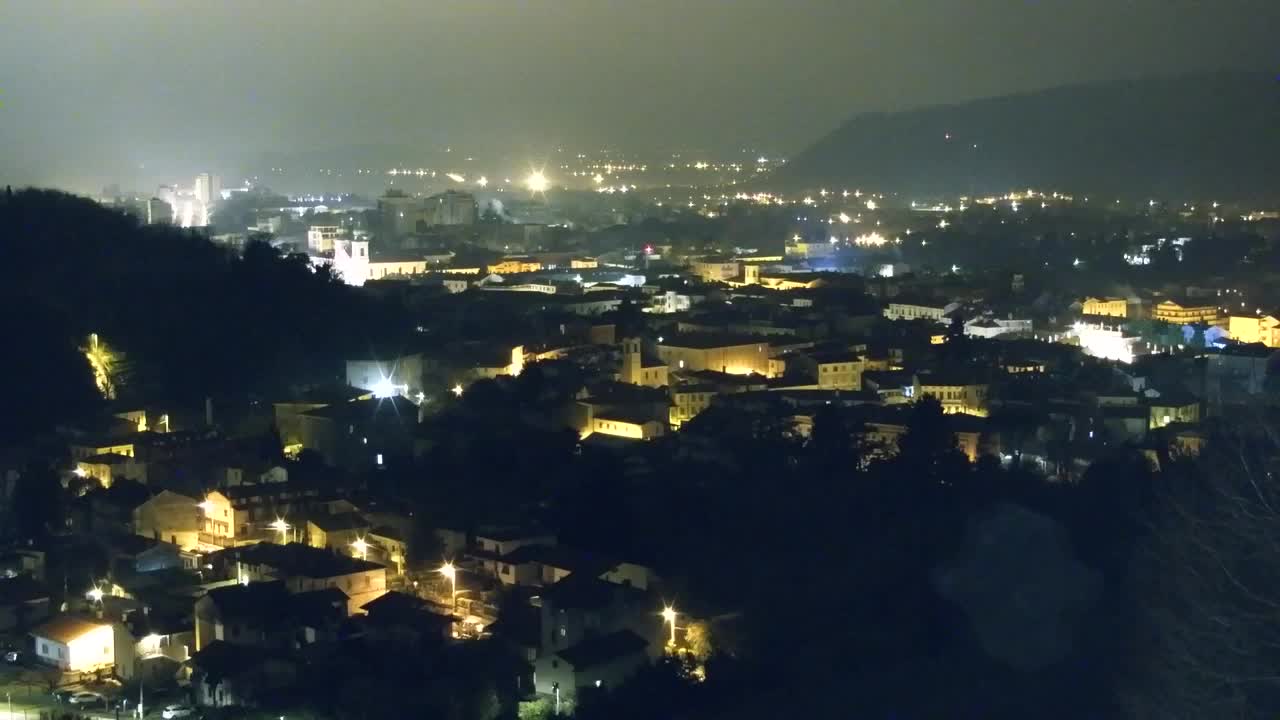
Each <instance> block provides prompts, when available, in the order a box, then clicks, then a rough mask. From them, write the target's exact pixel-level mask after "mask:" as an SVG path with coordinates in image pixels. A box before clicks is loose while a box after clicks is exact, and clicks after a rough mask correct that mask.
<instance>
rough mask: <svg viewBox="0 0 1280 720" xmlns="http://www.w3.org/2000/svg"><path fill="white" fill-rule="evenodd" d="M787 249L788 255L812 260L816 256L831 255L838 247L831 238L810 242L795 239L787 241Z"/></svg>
mask: <svg viewBox="0 0 1280 720" xmlns="http://www.w3.org/2000/svg"><path fill="white" fill-rule="evenodd" d="M785 251H786V255H787V256H788V257H795V258H801V259H804V260H812V259H814V258H823V257H829V256H831V255H833V254H835V251H836V249H835V244H834V243H832V242H830V241H829V240H824V241H822V242H808V241H805V240H795V239H793V240H791V241H790V242H788V243H787V245H786V248H785Z"/></svg>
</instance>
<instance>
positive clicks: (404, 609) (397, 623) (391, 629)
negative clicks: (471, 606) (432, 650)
mask: <svg viewBox="0 0 1280 720" xmlns="http://www.w3.org/2000/svg"><path fill="white" fill-rule="evenodd" d="M361 609H362V610H364V611H365V613H366V614H367V616H366V617H365V619H364V623H365V626H366V627H368V628H369V629H370V630H371V632H373V633H374V634H375V635H376V636H378V638H379V639H380V640H382V641H385V642H393V643H396V644H401V645H415V646H420V645H424V644H437V643H441V642H444V641H445V640H448V639H449V637H450V636H451V634H452V628H453V622H454V618H453V616H452V615H451V614H450V613H449V611H448V609H447V608H440V607H437V606H435V605H434V604H432V603H430V602H428V601H426V600H423V599H422V598H420V597H417V596H416V595H409V594H407V593H402V592H396V591H394V590H393V591H391V592H388V593H386V594H385V595H382V596H381V597H378V598H376V599H374V600H371V601H369V602H367V603H365V604H364V605H363V606H362V608H361Z"/></svg>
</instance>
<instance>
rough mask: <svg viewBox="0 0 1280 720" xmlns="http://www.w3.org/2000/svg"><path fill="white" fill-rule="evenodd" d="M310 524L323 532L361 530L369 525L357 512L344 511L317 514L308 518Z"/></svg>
mask: <svg viewBox="0 0 1280 720" xmlns="http://www.w3.org/2000/svg"><path fill="white" fill-rule="evenodd" d="M310 522H311V524H312V525H315V526H316V527H318V528H320V529H321V530H323V531H325V532H341V531H343V530H361V529H367V528H369V527H370V523H369V521H368V519H366V518H365V516H363V515H361V514H360V513H358V512H344V513H336V514H333V515H319V516H317V517H313V518H311V520H310Z"/></svg>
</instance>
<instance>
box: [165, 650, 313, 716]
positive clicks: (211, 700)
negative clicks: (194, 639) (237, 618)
mask: <svg viewBox="0 0 1280 720" xmlns="http://www.w3.org/2000/svg"><path fill="white" fill-rule="evenodd" d="M187 667H188V668H189V669H190V673H191V689H192V695H193V697H194V699H195V702H196V704H197V705H199V706H201V707H211V708H222V707H237V706H238V707H253V706H255V705H258V704H259V703H260V702H261V700H262V698H264V697H268V696H269V695H270V694H271V693H272V692H278V691H281V690H284V689H286V688H289V687H291V686H293V685H294V684H295V683H296V682H297V679H298V675H299V672H300V671H301V667H300V665H299V663H298V661H297V660H295V659H294V658H293V656H292V655H291V654H290V653H287V652H284V651H280V650H264V649H263V648H259V647H249V646H245V645H237V644H234V643H230V642H213V643H210V644H209V645H207V646H205V647H204V648H203V649H202V650H200V652H198V653H196V654H195V655H193V656H192V657H191V659H190V660H188V661H187Z"/></svg>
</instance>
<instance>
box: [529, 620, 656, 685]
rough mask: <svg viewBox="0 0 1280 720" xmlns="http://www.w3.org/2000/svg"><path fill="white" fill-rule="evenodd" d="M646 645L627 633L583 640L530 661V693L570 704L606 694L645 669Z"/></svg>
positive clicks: (635, 636)
mask: <svg viewBox="0 0 1280 720" xmlns="http://www.w3.org/2000/svg"><path fill="white" fill-rule="evenodd" d="M648 649H649V641H648V640H646V639H644V638H643V637H641V636H639V635H637V634H636V633H634V632H632V631H630V630H626V629H623V630H617V631H614V632H611V633H607V634H604V635H597V636H594V637H590V638H587V639H585V640H583V641H582V642H580V643H577V644H575V645H572V646H570V647H567V648H564V649H562V650H556V651H555V652H552V653H551V654H549V655H545V656H543V657H540V658H538V659H537V660H535V661H534V689H535V690H536V691H537V692H538V693H540V694H544V695H551V696H553V697H555V698H556V699H557V700H568V701H573V700H575V699H577V698H578V696H579V695H581V694H583V693H589V692H591V691H593V690H600V691H605V690H610V689H615V688H617V687H618V686H620V685H622V684H623V683H624V682H626V681H627V680H628V679H629V678H630V677H632V676H633V675H635V674H636V673H638V672H640V670H642V669H643V668H645V667H646V666H648V665H649V662H650V658H649V652H648Z"/></svg>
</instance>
